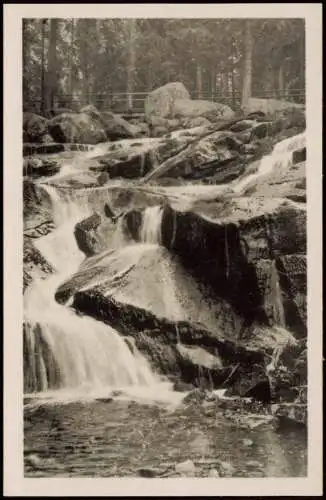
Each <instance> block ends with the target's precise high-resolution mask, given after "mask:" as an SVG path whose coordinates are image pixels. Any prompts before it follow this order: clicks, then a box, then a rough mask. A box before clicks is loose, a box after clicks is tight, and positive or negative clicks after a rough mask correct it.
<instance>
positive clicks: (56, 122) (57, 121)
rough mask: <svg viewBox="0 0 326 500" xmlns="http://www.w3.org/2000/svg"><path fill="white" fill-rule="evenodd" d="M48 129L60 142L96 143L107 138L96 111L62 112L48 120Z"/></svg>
mask: <svg viewBox="0 0 326 500" xmlns="http://www.w3.org/2000/svg"><path fill="white" fill-rule="evenodd" d="M49 131H50V134H51V136H52V137H53V139H54V140H55V141H56V142H61V143H62V142H64V143H66V142H69V143H78V144H98V143H100V142H104V141H106V140H107V134H106V130H105V126H104V124H103V123H102V121H101V119H100V117H99V116H97V114H96V113H89V112H83V113H62V114H61V115H59V116H55V117H54V118H52V119H51V120H49Z"/></svg>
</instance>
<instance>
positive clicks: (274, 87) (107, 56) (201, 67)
mask: <svg viewBox="0 0 326 500" xmlns="http://www.w3.org/2000/svg"><path fill="white" fill-rule="evenodd" d="M172 81H180V82H182V83H183V84H184V85H185V86H186V88H187V89H188V90H189V91H190V93H191V95H192V97H193V98H199V99H200V98H202V99H212V100H215V101H217V102H221V103H225V104H228V105H229V106H231V107H233V108H237V107H239V106H240V105H241V104H243V103H244V102H245V101H246V99H248V98H249V97H250V96H253V97H267V98H278V99H286V100H291V101H294V102H297V103H304V100H305V25H304V20H303V19H253V20H250V19H235V18H234V19H118V18H117V19H111V18H110V19H89V18H87V19H77V18H74V19H54V18H51V19H24V20H23V106H24V111H34V112H40V113H42V114H46V112H47V110H50V109H53V108H56V107H67V108H70V109H74V110H76V111H77V110H78V109H80V107H81V106H84V105H86V104H94V105H95V106H97V107H98V108H99V109H112V110H114V111H117V112H118V111H126V110H128V109H132V110H138V111H141V110H142V107H143V101H144V98H145V97H146V94H147V93H148V92H149V91H151V90H153V89H154V88H157V87H159V86H161V85H164V84H165V83H168V82H172Z"/></svg>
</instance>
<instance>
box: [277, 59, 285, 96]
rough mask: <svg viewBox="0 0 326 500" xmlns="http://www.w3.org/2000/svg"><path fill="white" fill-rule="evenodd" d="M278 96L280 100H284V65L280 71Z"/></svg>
mask: <svg viewBox="0 0 326 500" xmlns="http://www.w3.org/2000/svg"><path fill="white" fill-rule="evenodd" d="M278 95H279V98H280V99H283V98H284V70H283V65H282V64H281V66H280V67H279V70H278Z"/></svg>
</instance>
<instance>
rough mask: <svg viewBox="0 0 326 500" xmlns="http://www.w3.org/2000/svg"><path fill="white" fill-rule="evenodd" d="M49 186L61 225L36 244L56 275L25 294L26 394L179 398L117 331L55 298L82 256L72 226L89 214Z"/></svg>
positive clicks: (65, 397) (66, 397)
mask: <svg viewBox="0 0 326 500" xmlns="http://www.w3.org/2000/svg"><path fill="white" fill-rule="evenodd" d="M45 189H46V191H47V192H48V194H49V195H50V197H51V200H52V204H53V212H54V219H55V222H56V225H57V229H56V230H54V231H53V232H52V233H51V234H49V235H47V236H45V237H42V238H40V239H38V240H37V242H36V246H37V247H38V249H39V250H40V251H41V252H42V254H43V255H44V257H45V258H46V259H47V260H48V261H49V262H50V263H51V264H53V265H54V267H55V269H56V273H55V274H54V275H52V276H50V277H48V278H46V279H45V280H44V279H43V280H38V281H35V282H34V284H33V285H32V286H31V287H30V288H28V289H27V291H26V293H25V296H24V316H25V317H24V319H25V331H26V333H25V358H26V359H24V361H25V363H26V372H25V377H27V378H28V379H29V389H28V392H32V393H33V394H34V395H35V393H37V398H38V399H40V400H42V401H43V402H45V401H51V402H52V401H53V398H54V400H56V401H57V400H60V401H71V400H79V399H83V398H94V397H98V396H99V395H103V394H104V395H108V394H110V393H111V391H112V389H119V390H121V391H122V394H124V395H127V396H126V397H130V398H133V399H137V400H138V399H141V400H142V399H144V400H146V399H147V400H151V399H152V398H153V397H154V396H155V398H154V399H155V401H157V400H160V401H165V402H167V403H174V402H176V401H179V400H180V395H178V394H175V393H173V392H172V391H171V384H170V383H167V382H164V381H162V380H161V378H160V377H159V376H158V375H156V374H155V373H154V372H153V371H152V370H151V367H150V365H149V363H148V362H147V360H146V359H145V358H144V357H143V356H142V354H141V353H140V352H139V351H138V350H137V349H136V347H135V346H134V347H133V349H132V350H131V349H130V347H129V346H128V344H127V343H126V342H125V340H124V338H123V337H121V336H120V335H119V334H118V332H116V331H115V330H114V329H113V328H111V327H110V326H108V325H105V324H104V323H102V322H99V321H96V320H95V319H92V318H90V317H86V316H80V315H77V314H76V313H75V312H74V311H73V310H71V309H70V308H68V307H65V306H62V305H59V304H58V303H57V302H56V301H55V299H54V294H55V291H56V289H57V287H58V285H59V284H60V283H62V282H63V281H64V280H66V279H67V277H68V276H69V275H71V274H72V273H73V272H74V271H76V270H77V268H78V267H79V265H80V263H81V262H82V260H83V259H84V256H83V254H82V253H81V252H80V251H79V250H78V247H77V244H76V242H75V239H74V236H73V228H74V225H75V223H76V222H77V221H78V220H80V219H82V218H83V217H84V216H85V214H88V213H89V207H87V206H83V205H80V204H79V203H76V200H75V201H73V200H72V199H70V198H69V196H68V197H67V196H66V197H61V196H60V195H59V194H58V192H57V190H56V189H55V188H54V187H53V186H51V187H48V186H45ZM40 337H41V339H40ZM26 353H27V354H26ZM49 353H50V355H49ZM53 373H54V374H55V377H54V379H55V380H53ZM51 374H52V375H51Z"/></svg>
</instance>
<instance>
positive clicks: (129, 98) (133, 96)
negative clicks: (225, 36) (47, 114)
mask: <svg viewBox="0 0 326 500" xmlns="http://www.w3.org/2000/svg"><path fill="white" fill-rule="evenodd" d="M147 95H148V92H133V93H128V92H114V93H110V94H88V95H87V96H84V97H83V98H76V97H72V96H69V95H66V96H64V97H61V96H55V98H54V107H55V108H72V109H80V108H81V107H83V106H85V105H87V104H94V106H96V107H97V108H98V109H100V110H101V109H102V110H104V109H105V110H112V111H115V112H117V113H126V112H127V111H128V110H130V109H132V111H133V112H135V113H143V112H144V102H145V99H146V97H147ZM191 97H192V99H204V100H208V101H213V102H219V103H221V104H227V105H229V106H230V107H231V108H233V109H234V110H236V109H239V108H240V106H241V97H242V96H241V92H233V93H232V94H230V93H229V94H225V93H222V92H214V93H212V92H208V91H202V92H196V91H193V92H191ZM255 97H259V98H264V99H284V100H286V101H292V102H296V103H300V104H304V102H305V91H304V90H303V89H291V90H290V91H287V92H270V91H265V92H259V95H255ZM24 104H26V105H27V107H28V103H24ZM31 104H33V105H34V107H35V108H36V109H40V104H41V103H40V100H39V99H37V100H33V103H31Z"/></svg>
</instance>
